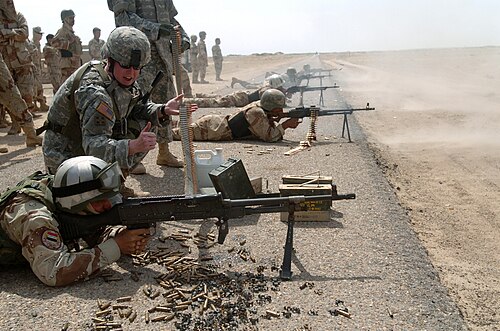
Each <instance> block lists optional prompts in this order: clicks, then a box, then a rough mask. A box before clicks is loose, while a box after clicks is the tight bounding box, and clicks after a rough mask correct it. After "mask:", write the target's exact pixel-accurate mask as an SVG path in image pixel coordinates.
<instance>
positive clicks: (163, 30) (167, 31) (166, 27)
mask: <svg viewBox="0 0 500 331" xmlns="http://www.w3.org/2000/svg"><path fill="white" fill-rule="evenodd" d="M173 31H174V27H173V26H172V24H160V30H159V34H160V37H170V35H171V34H172V32H173Z"/></svg>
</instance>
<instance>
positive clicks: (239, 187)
mask: <svg viewBox="0 0 500 331" xmlns="http://www.w3.org/2000/svg"><path fill="white" fill-rule="evenodd" d="M208 175H209V176H210V179H211V180H212V183H213V184H214V187H215V189H216V190H217V192H221V193H222V196H223V197H224V198H225V199H247V198H253V197H255V192H254V189H253V187H252V183H251V182H250V179H249V178H248V174H247V171H246V170H245V167H244V166H243V162H241V160H240V159H233V158H229V159H228V160H227V161H226V162H224V163H222V164H221V165H220V166H219V167H217V168H216V169H214V170H212V171H210V172H209V173H208Z"/></svg>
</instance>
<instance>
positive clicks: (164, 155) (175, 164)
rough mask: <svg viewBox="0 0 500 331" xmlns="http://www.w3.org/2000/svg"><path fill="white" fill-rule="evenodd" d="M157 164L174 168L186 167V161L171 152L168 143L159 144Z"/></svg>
mask: <svg viewBox="0 0 500 331" xmlns="http://www.w3.org/2000/svg"><path fill="white" fill-rule="evenodd" d="M156 164H158V165H164V166H167V167H172V168H182V167H184V162H182V161H181V160H179V159H178V158H177V157H175V156H174V155H173V154H172V153H170V150H169V149H168V143H161V144H158V157H157V158H156Z"/></svg>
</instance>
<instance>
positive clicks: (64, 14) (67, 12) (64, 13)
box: [61, 9, 75, 22]
mask: <svg viewBox="0 0 500 331" xmlns="http://www.w3.org/2000/svg"><path fill="white" fill-rule="evenodd" d="M72 16H75V12H74V11H73V10H71V9H64V10H62V11H61V21H63V22H64V19H65V18H67V17H72Z"/></svg>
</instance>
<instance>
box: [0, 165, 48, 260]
mask: <svg viewBox="0 0 500 331" xmlns="http://www.w3.org/2000/svg"><path fill="white" fill-rule="evenodd" d="M52 178H53V176H52V175H47V174H43V173H42V172H41V171H37V172H35V173H34V174H32V175H31V176H29V177H27V178H25V179H23V180H22V181H20V182H19V183H18V184H17V185H16V186H14V187H13V188H10V189H8V190H7V191H5V192H4V193H2V195H0V214H1V211H2V210H3V208H5V206H6V205H7V204H8V203H9V201H10V200H11V198H13V197H14V196H15V195H16V194H18V193H23V194H26V195H28V196H30V197H32V198H33V199H36V200H38V201H40V202H42V203H43V204H44V205H45V206H47V208H49V210H52V211H53V210H55V206H54V203H53V201H52V194H51V192H50V187H49V186H50V183H51V182H52ZM26 263H27V261H26V259H25V258H24V257H23V255H22V254H21V246H20V245H19V244H17V243H15V242H13V241H12V240H11V239H10V238H9V236H8V235H7V234H6V233H5V232H4V230H3V228H2V227H0V265H14V264H26Z"/></svg>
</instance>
